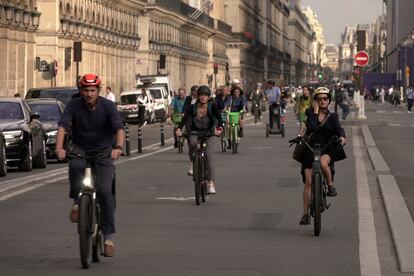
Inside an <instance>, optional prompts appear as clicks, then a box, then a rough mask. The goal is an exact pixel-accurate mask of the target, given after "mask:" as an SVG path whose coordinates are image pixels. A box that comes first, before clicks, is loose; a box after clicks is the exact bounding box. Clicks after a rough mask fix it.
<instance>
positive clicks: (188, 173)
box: [187, 162, 193, 176]
mask: <svg viewBox="0 0 414 276" xmlns="http://www.w3.org/2000/svg"><path fill="white" fill-rule="evenodd" d="M187 175H189V176H192V175H193V162H190V165H189V166H188V171H187Z"/></svg>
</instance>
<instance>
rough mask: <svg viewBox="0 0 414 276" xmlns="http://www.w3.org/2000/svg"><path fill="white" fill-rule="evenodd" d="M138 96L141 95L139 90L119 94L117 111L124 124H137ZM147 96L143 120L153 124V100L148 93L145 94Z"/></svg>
mask: <svg viewBox="0 0 414 276" xmlns="http://www.w3.org/2000/svg"><path fill="white" fill-rule="evenodd" d="M139 95H141V89H138V90H133V91H124V92H121V94H120V101H119V104H118V111H119V113H120V115H121V118H122V120H123V121H124V122H125V123H128V124H137V123H138V106H137V98H138V96H139ZM147 96H148V104H147V105H146V106H145V120H146V121H147V123H149V124H150V123H154V122H155V119H156V117H155V111H154V99H153V97H152V95H151V94H150V93H147Z"/></svg>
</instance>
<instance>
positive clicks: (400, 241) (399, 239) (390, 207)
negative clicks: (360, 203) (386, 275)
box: [378, 175, 414, 272]
mask: <svg viewBox="0 0 414 276" xmlns="http://www.w3.org/2000/svg"><path fill="white" fill-rule="evenodd" d="M378 183H379V186H380V190H381V195H382V199H383V201H384V205H385V210H386V212H387V217H388V221H389V224H390V227H391V233H392V238H393V241H394V245H395V250H396V251H397V256H398V263H399V266H400V270H401V272H414V223H413V220H412V218H411V215H410V212H409V211H408V208H407V205H406V204H405V200H404V198H403V196H402V194H401V191H400V188H399V187H398V185H397V182H396V181H395V178H394V176H393V175H378Z"/></svg>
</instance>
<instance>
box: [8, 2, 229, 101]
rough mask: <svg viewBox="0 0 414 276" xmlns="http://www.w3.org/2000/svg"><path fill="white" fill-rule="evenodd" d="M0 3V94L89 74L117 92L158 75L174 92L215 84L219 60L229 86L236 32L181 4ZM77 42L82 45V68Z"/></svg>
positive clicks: (68, 83)
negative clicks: (229, 51) (228, 50)
mask: <svg viewBox="0 0 414 276" xmlns="http://www.w3.org/2000/svg"><path fill="white" fill-rule="evenodd" d="M0 3H1V4H0V62H2V63H3V64H6V66H4V67H3V68H2V71H3V74H1V75H0V81H1V83H2V84H5V85H2V87H0V95H9V96H10V95H13V94H14V93H16V92H19V93H20V94H22V95H24V94H25V92H26V91H27V90H28V89H29V88H32V87H48V86H74V85H75V84H76V79H77V75H78V74H79V75H82V74H84V73H88V72H94V73H97V74H98V75H100V76H101V77H102V80H103V85H104V86H111V87H112V88H113V90H114V91H115V92H116V93H117V94H118V93H119V92H120V91H122V90H129V89H134V87H135V82H136V80H135V78H136V76H137V75H147V74H157V73H165V74H169V75H170V78H171V82H172V87H173V88H174V89H178V87H186V88H188V87H190V86H191V85H193V84H202V83H204V84H206V83H210V85H212V84H213V83H212V75H213V64H214V63H215V64H218V65H219V71H218V74H215V76H216V82H219V83H224V82H225V77H226V65H227V63H228V60H227V56H226V44H227V42H228V41H229V39H230V37H231V36H230V34H231V27H230V26H229V25H227V24H225V23H224V22H222V21H220V20H219V19H214V18H212V17H210V16H208V15H207V14H206V13H205V12H202V11H200V10H197V9H195V8H193V7H191V6H189V5H187V4H186V3H183V2H181V1H180V0H176V1H175V0H168V1H165V0H151V1H138V0H134V1H132V0H117V1H115V0H106V1H96V0H53V1H50V0H27V1H20V0H15V1H6V2H4V1H3V2H0ZM19 14H21V17H20V16H19ZM39 18H40V20H39ZM29 19H30V20H29ZM36 24H37V26H36ZM75 41H76V42H81V43H82V61H81V62H79V63H75V62H74V61H73V58H74V55H75V52H74V42H75ZM161 55H165V56H166V63H165V68H161V67H160V66H159V65H160V64H159V60H160V56H161ZM36 60H37V61H38V62H36ZM49 64H50V65H54V66H48V65H49ZM76 65H78V66H76ZM49 68H50V70H49ZM209 81H210V82H209Z"/></svg>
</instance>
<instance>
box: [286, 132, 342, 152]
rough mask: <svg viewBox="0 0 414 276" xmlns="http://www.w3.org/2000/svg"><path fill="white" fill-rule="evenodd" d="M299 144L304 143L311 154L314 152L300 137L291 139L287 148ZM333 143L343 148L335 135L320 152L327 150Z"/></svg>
mask: <svg viewBox="0 0 414 276" xmlns="http://www.w3.org/2000/svg"><path fill="white" fill-rule="evenodd" d="M301 142H302V143H304V144H305V145H306V146H307V147H308V148H309V149H310V150H311V151H312V152H315V149H314V148H313V147H311V146H310V145H309V144H308V142H307V141H306V140H305V139H304V138H303V137H302V136H300V135H298V137H296V138H293V139H292V140H289V147H291V146H292V145H293V144H299V143H301ZM334 142H338V143H339V144H340V145H341V146H344V145H342V143H340V142H341V139H340V138H339V137H338V136H337V135H334V136H332V137H331V138H330V139H329V141H328V142H327V143H326V144H325V145H324V146H323V148H321V150H320V151H321V152H323V151H324V150H325V149H327V148H328V147H329V146H330V145H331V144H332V143H334Z"/></svg>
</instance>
